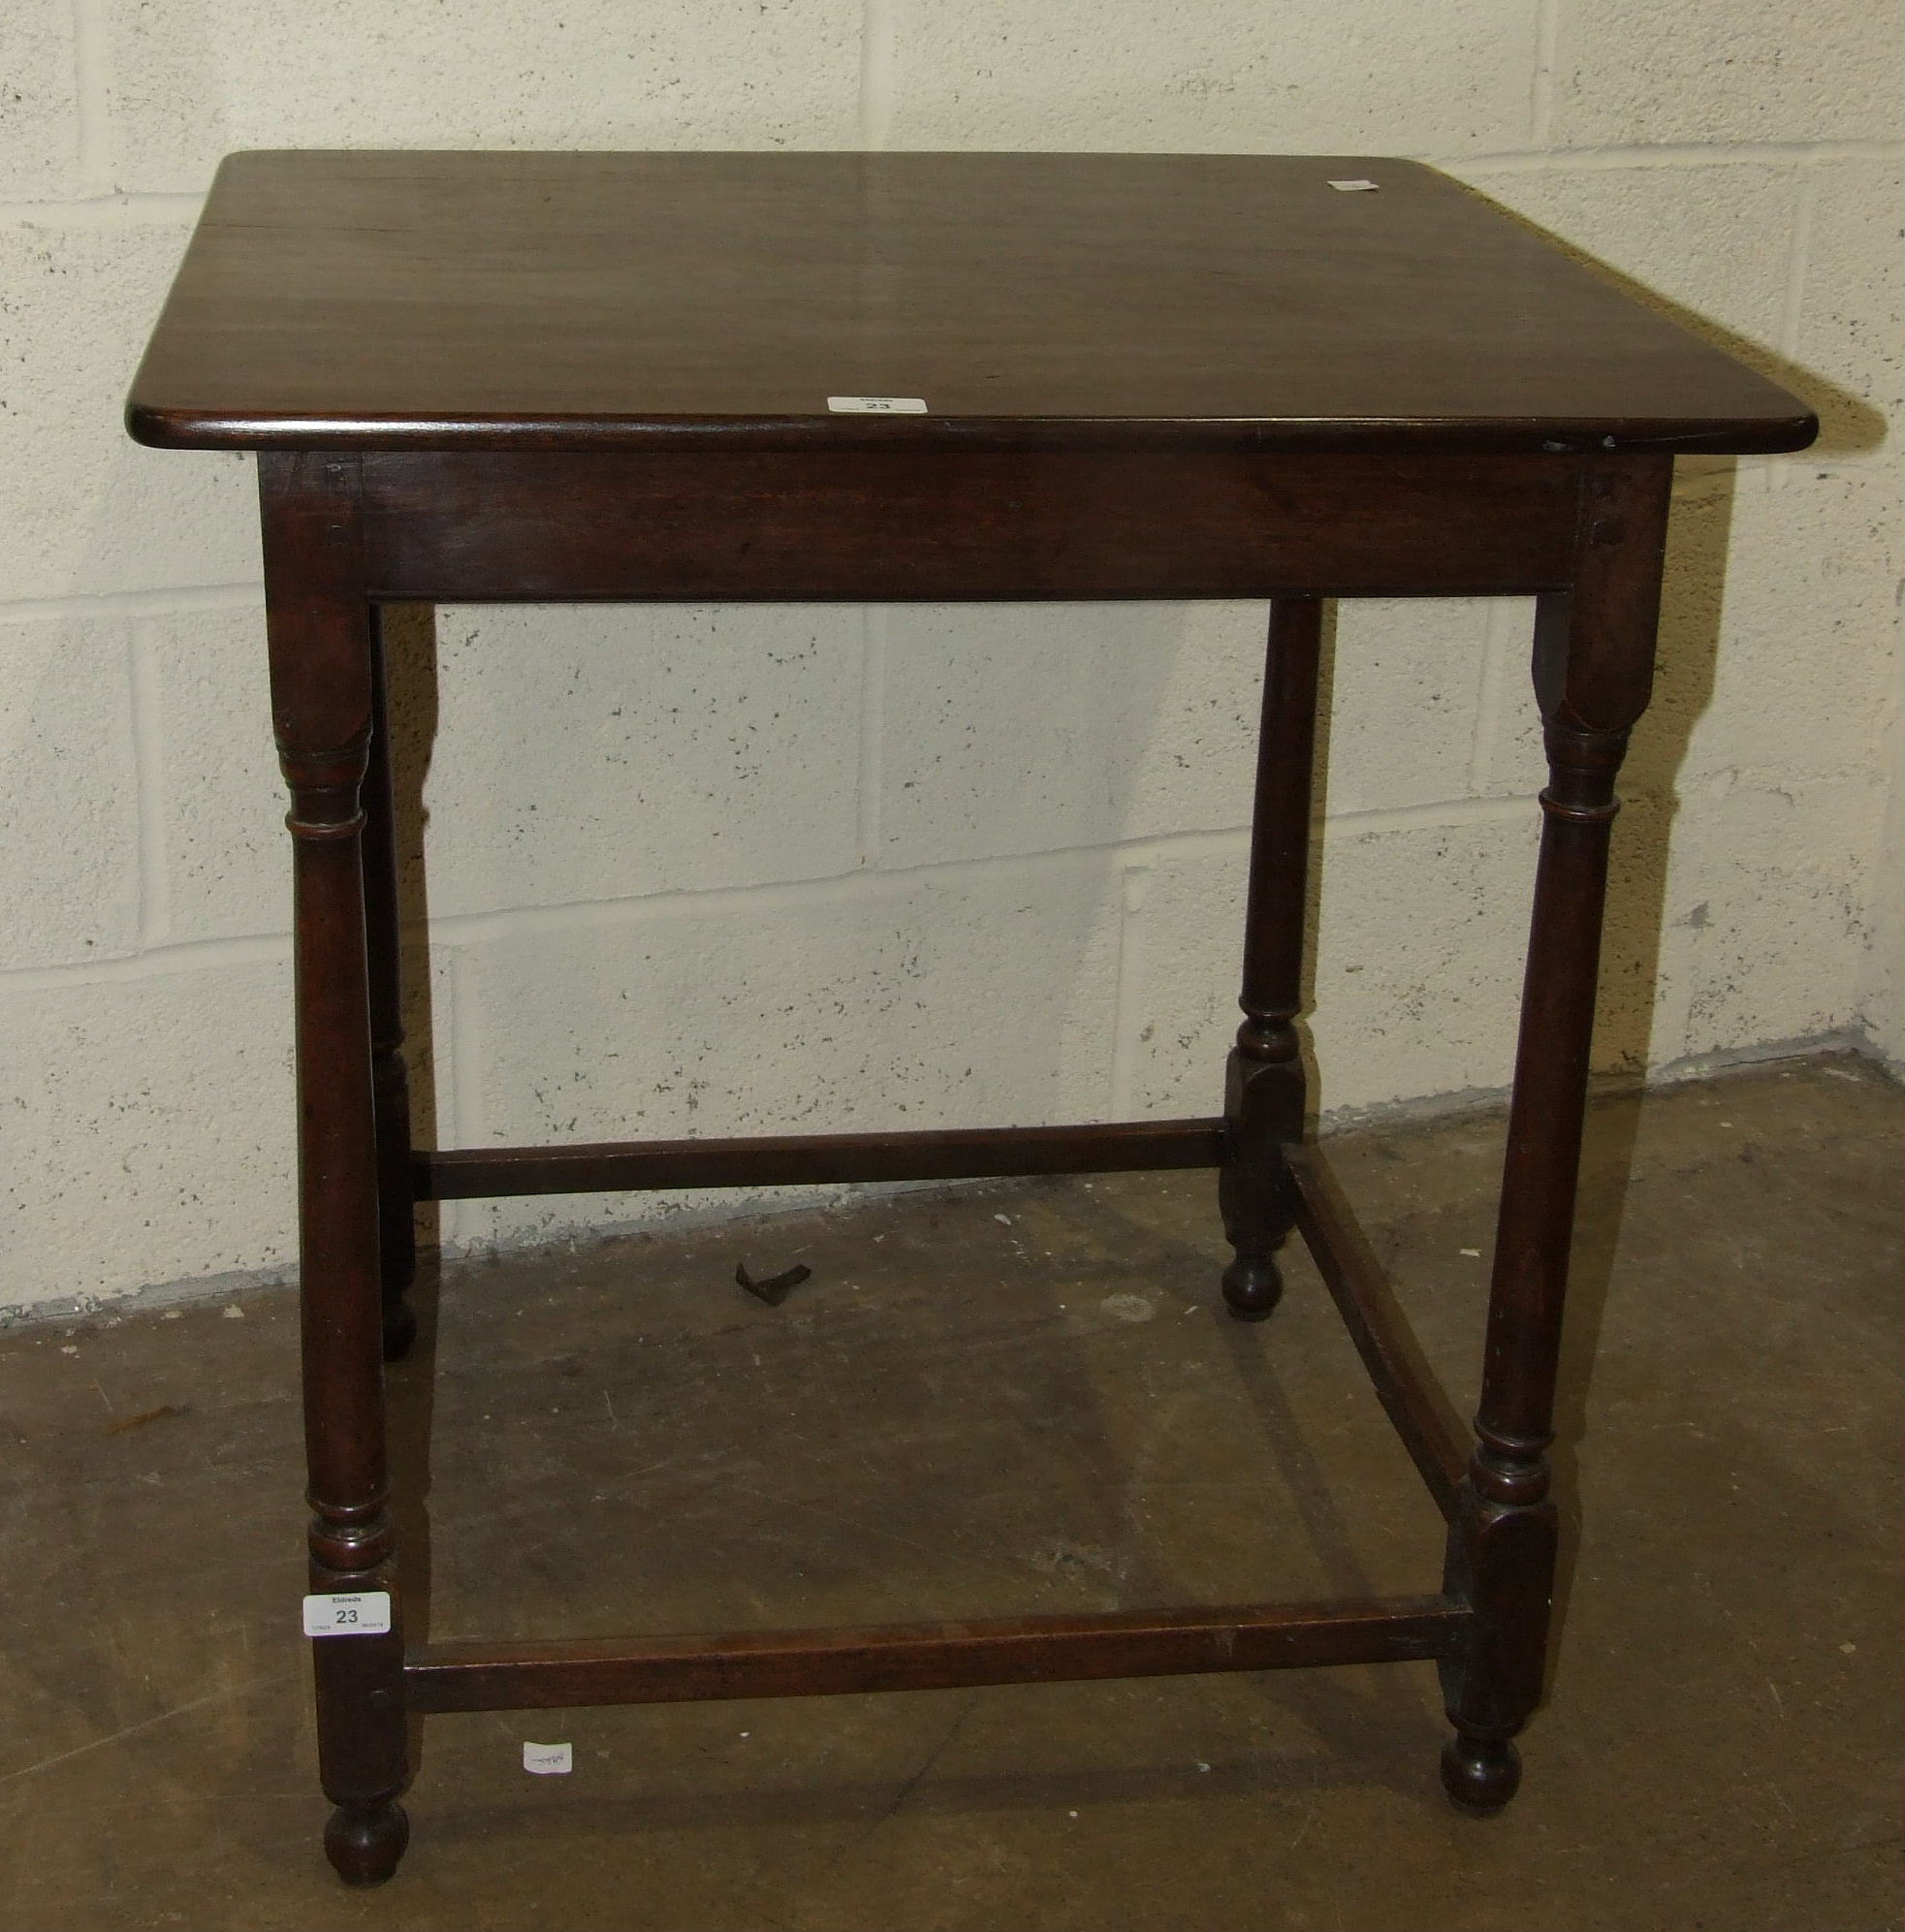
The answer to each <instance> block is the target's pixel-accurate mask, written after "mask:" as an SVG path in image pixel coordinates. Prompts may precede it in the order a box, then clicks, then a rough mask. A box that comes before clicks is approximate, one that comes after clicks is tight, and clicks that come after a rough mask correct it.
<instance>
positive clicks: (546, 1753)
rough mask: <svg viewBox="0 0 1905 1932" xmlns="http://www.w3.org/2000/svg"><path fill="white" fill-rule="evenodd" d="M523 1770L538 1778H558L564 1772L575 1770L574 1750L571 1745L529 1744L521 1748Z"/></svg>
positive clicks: (525, 1743) (526, 1743)
mask: <svg viewBox="0 0 1905 1932" xmlns="http://www.w3.org/2000/svg"><path fill="white" fill-rule="evenodd" d="M523 1768H524V1770H525V1771H533V1772H534V1773H535V1774H536V1776H537V1777H538V1778H555V1777H559V1776H560V1775H561V1774H562V1773H563V1772H564V1771H573V1770H574V1769H575V1768H576V1748H575V1746H574V1745H573V1744H530V1743H528V1742H526V1741H525V1742H524V1746H523Z"/></svg>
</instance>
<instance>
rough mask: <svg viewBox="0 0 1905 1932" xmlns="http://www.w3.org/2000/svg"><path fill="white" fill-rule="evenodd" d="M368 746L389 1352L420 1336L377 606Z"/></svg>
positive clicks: (380, 1212) (374, 1089) (367, 859)
mask: <svg viewBox="0 0 1905 1932" xmlns="http://www.w3.org/2000/svg"><path fill="white" fill-rule="evenodd" d="M370 644H371V654H370V745H369V763H368V765H367V766H366V768H365V775H364V786H363V800H364V923H365V942H366V945H367V948H368V953H369V969H370V1086H371V1093H372V1095H373V1097H374V1100H375V1104H376V1113H377V1245H378V1272H379V1276H380V1278H381V1281H382V1284H383V1307H384V1359H385V1361H387V1362H395V1361H398V1360H400V1359H401V1358H402V1357H403V1356H404V1355H406V1354H408V1353H409V1350H410V1345H411V1344H412V1343H413V1342H414V1341H416V1339H417V1316H416V1314H415V1311H414V1310H412V1308H411V1306H410V1303H409V1300H408V1296H409V1293H410V1287H411V1284H412V1283H414V1282H415V1281H416V1279H417V1227H416V1200H415V1197H414V1195H413V1193H412V1191H411V1183H410V1077H409V1074H408V1072H407V1071H406V1069H405V1067H404V1063H403V966H402V957H401V954H400V953H399V951H398V946H399V934H398V921H397V830H396V822H395V818H394V816H393V812H392V808H391V733H390V713H389V710H388V699H387V697H386V681H385V677H384V639H383V632H382V627H381V625H379V624H378V623H377V621H376V614H375V613H374V611H373V613H372V619H371V633H370Z"/></svg>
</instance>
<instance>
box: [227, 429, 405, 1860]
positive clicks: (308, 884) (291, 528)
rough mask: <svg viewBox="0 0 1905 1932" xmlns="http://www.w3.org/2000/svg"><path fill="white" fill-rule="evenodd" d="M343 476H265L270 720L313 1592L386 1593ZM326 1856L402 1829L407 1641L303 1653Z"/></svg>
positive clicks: (354, 633)
mask: <svg viewBox="0 0 1905 1932" xmlns="http://www.w3.org/2000/svg"><path fill="white" fill-rule="evenodd" d="M356 476H357V471H356V463H355V461H354V460H353V459H347V458H329V457H305V456H298V457H275V456H273V457H267V458H265V459H263V460H262V461H261V464H260V480H261V486H262V490H261V493H262V497H263V508H264V524H265V565H266V596H267V607H268V618H269V630H270V658H271V708H272V713H273V720H274V723H275V726H276V732H277V742H278V755H279V760H280V763H281V764H282V766H283V769H284V775H285V780H286V783H287V785H288V787H289V789H290V793H291V810H290V813H289V816H288V818H287V821H286V822H287V824H288V825H289V826H290V828H291V836H292V854H293V893H294V902H293V957H294V964H295V971H296V1003H297V1048H298V1167H299V1229H300V1233H299V1254H300V1289H301V1305H302V1342H303V1372H304V1443H305V1458H306V1464H307V1468H308V1471H309V1476H310V1487H309V1491H308V1497H309V1501H310V1504H311V1508H312V1515H311V1520H310V1530H309V1543H310V1587H311V1589H312V1591H314V1592H320V1593H331V1592H337V1591H349V1592H359V1591H377V1590H387V1591H389V1592H391V1595H392V1602H393V1611H394V1612H395V1607H396V1596H397V1592H396V1575H395V1570H394V1560H395V1555H396V1550H395V1537H394V1536H393V1533H392V1529H391V1523H390V1518H389V1515H388V1513H387V1502H388V1484H387V1480H386V1474H385V1449H384V1383H383V1319H382V1307H381V1298H380V1290H379V1271H378V1230H377V1153H376V1124H375V1112H374V1106H373V1102H372V1096H371V1078H370V1054H371V1026H370V1002H369V985H368V979H367V973H366V961H365V881H364V853H363V834H364V827H365V815H364V810H363V806H362V800H361V788H362V786H363V783H364V778H365V771H366V769H367V766H368V752H369V744H370V739H371V716H372V696H371V685H372V649H371V627H370V611H369V606H368V604H367V603H366V602H365V599H364V597H363V595H362V590H361V568H360V562H359V558H360V549H361V545H360V534H359V523H358V515H357V491H356ZM313 1652H314V1656H313V1663H314V1669H315V1675H316V1683H317V1723H318V1756H319V1769H320V1774H321V1777H322V1781H323V1785H324V1789H325V1791H326V1794H327V1795H328V1796H329V1797H330V1798H331V1799H332V1800H333V1803H334V1804H335V1805H336V1810H335V1812H333V1816H332V1819H331V1821H330V1823H329V1825H328V1826H327V1828H326V1831H325V1850H326V1852H327V1853H328V1854H329V1856H330V1858H331V1862H332V1864H333V1866H334V1867H335V1868H336V1870H337V1872H338V1874H339V1876H340V1877H342V1878H343V1879H344V1880H346V1881H347V1882H348V1883H352V1884H376V1883H378V1882H379V1881H381V1880H383V1879H387V1878H389V1877H390V1875H391V1873H392V1872H393V1871H395V1870H396V1868H397V1859H398V1858H399V1857H400V1856H401V1855H402V1853H403V1847H404V1844H405V1841H406V1840H407V1838H408V1835H409V1827H408V1824H407V1822H406V1821H405V1819H404V1816H403V1813H402V1810H401V1809H400V1808H399V1807H398V1806H397V1802H396V1800H397V1793H398V1792H399V1791H400V1790H401V1789H402V1787H403V1783H404V1779H405V1777H406V1775H407V1765H406V1761H405V1735H404V1712H403V1679H402V1672H403V1640H402V1636H401V1634H400V1627H399V1623H398V1619H397V1616H396V1615H395V1614H393V1617H392V1628H391V1631H390V1632H389V1634H388V1635H373V1636H329V1637H320V1638H316V1639H314V1640H313Z"/></svg>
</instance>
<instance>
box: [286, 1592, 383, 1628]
mask: <svg viewBox="0 0 1905 1932" xmlns="http://www.w3.org/2000/svg"><path fill="white" fill-rule="evenodd" d="M390 1627H391V1593H390V1592H389V1591H388V1590H363V1591H359V1592H358V1593H357V1594H356V1595H355V1596H347V1595H343V1594H339V1595H336V1596H332V1597H306V1598H305V1599H304V1634H305V1635H306V1636H307V1637H380V1636H382V1635H383V1634H384V1633H385V1632H386V1631H388V1630H389V1629H390Z"/></svg>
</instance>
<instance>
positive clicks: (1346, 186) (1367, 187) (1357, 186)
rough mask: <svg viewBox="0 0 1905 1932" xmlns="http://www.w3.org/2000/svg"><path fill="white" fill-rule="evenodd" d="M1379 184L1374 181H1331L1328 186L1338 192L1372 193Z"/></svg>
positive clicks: (1351, 193)
mask: <svg viewBox="0 0 1905 1932" xmlns="http://www.w3.org/2000/svg"><path fill="white" fill-rule="evenodd" d="M1379 185H1380V184H1379V183H1378V182H1375V181H1332V182H1331V183H1330V186H1331V187H1332V188H1334V189H1335V190H1336V191H1337V193H1338V194H1343V195H1373V194H1374V193H1375V192H1376V190H1377V188H1378V186H1379Z"/></svg>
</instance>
